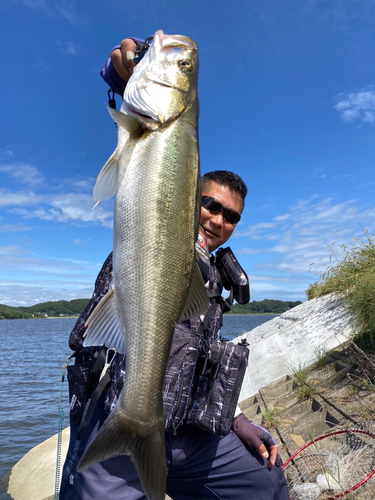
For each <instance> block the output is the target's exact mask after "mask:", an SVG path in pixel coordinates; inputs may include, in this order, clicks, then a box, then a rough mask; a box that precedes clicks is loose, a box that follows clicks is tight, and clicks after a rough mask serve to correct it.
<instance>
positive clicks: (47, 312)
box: [0, 299, 89, 319]
mask: <svg viewBox="0 0 375 500" xmlns="http://www.w3.org/2000/svg"><path fill="white" fill-rule="evenodd" d="M88 302H89V299H75V300H70V301H68V300H58V301H56V302H42V303H41V304H35V305H34V306H29V307H24V306H21V307H11V306H6V305H4V304H0V319H26V318H46V317H52V316H53V317H56V316H57V317H67V316H79V315H80V314H81V312H82V311H83V310H84V309H85V307H86V306H87V304H88Z"/></svg>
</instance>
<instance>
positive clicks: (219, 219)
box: [211, 212, 224, 226]
mask: <svg viewBox="0 0 375 500" xmlns="http://www.w3.org/2000/svg"><path fill="white" fill-rule="evenodd" d="M211 221H212V222H213V223H214V224H215V225H216V226H222V225H223V224H224V217H223V212H219V213H217V214H215V215H212V217H211Z"/></svg>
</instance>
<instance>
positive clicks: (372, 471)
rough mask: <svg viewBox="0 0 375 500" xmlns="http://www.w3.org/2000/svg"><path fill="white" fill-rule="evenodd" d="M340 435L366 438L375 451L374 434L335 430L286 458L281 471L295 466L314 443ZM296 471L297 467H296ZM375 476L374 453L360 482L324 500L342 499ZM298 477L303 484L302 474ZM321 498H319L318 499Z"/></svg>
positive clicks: (360, 430) (354, 430)
mask: <svg viewBox="0 0 375 500" xmlns="http://www.w3.org/2000/svg"><path fill="white" fill-rule="evenodd" d="M342 434H346V435H347V436H346V439H347V437H348V436H358V439H360V437H361V436H366V439H367V438H371V440H373V443H372V442H371V440H370V441H369V442H370V446H372V447H373V449H374V450H375V434H373V433H372V432H369V431H367V430H362V429H341V430H337V431H334V432H329V433H327V434H324V435H323V436H320V437H317V438H315V439H312V440H311V441H309V442H308V443H306V444H305V445H303V446H302V447H301V448H300V449H299V450H297V451H296V452H295V453H294V454H293V455H292V456H291V457H290V458H288V460H286V462H285V463H284V464H283V465H282V469H283V470H284V472H285V469H287V467H288V465H290V464H293V465H295V462H296V461H295V459H296V458H297V457H298V456H299V455H300V454H302V453H303V451H304V450H306V449H307V448H309V447H310V446H312V445H316V443H318V442H319V441H322V440H324V439H327V438H331V437H333V436H339V435H342ZM365 446H368V443H365ZM297 469H298V467H297ZM374 474H375V453H374V455H373V466H372V468H371V469H370V470H369V471H367V472H366V475H365V477H363V478H362V479H361V480H360V481H358V482H356V484H355V485H353V486H351V487H348V488H345V491H342V492H340V493H337V494H334V493H330V495H331V496H325V497H324V498H325V500H335V499H336V498H343V497H345V496H346V495H348V494H349V493H351V492H353V491H355V490H356V489H358V488H359V487H361V486H363V485H364V484H365V483H366V482H367V481H368V480H369V479H370V478H371V477H372V476H373V475H374ZM299 476H300V479H301V476H302V480H301V483H302V482H304V481H303V479H304V477H303V476H304V474H303V473H302V474H301V473H299ZM319 498H321V497H319Z"/></svg>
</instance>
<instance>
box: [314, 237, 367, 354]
mask: <svg viewBox="0 0 375 500" xmlns="http://www.w3.org/2000/svg"><path fill="white" fill-rule="evenodd" d="M374 236H375V235H373V234H372V235H369V234H368V231H364V237H363V238H362V239H359V238H356V239H355V240H354V242H353V244H352V245H351V246H350V247H346V246H342V247H341V250H342V252H343V258H342V259H341V260H338V258H337V256H336V254H335V253H334V251H333V250H332V246H331V247H330V248H331V258H330V261H331V262H332V261H333V262H334V264H332V265H330V266H328V268H327V269H326V270H325V271H324V272H323V273H321V274H320V275H319V278H318V281H317V282H315V283H313V284H312V285H310V286H309V288H308V289H307V290H306V294H307V298H308V299H313V298H316V297H321V296H323V295H327V294H329V293H336V294H341V295H343V297H344V300H345V302H346V304H347V305H348V307H349V309H350V311H351V312H352V313H353V315H354V318H355V321H356V327H357V329H358V332H359V333H358V335H357V337H356V343H357V344H358V345H359V347H361V348H363V349H369V350H371V351H373V352H375V243H374Z"/></svg>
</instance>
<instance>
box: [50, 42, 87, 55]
mask: <svg viewBox="0 0 375 500" xmlns="http://www.w3.org/2000/svg"><path fill="white" fill-rule="evenodd" d="M55 43H56V45H57V46H58V47H59V48H60V52H62V53H63V54H65V55H67V56H78V55H80V54H82V53H83V49H82V47H81V45H80V44H79V43H74V42H66V43H62V42H60V41H59V40H56V42H55Z"/></svg>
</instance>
